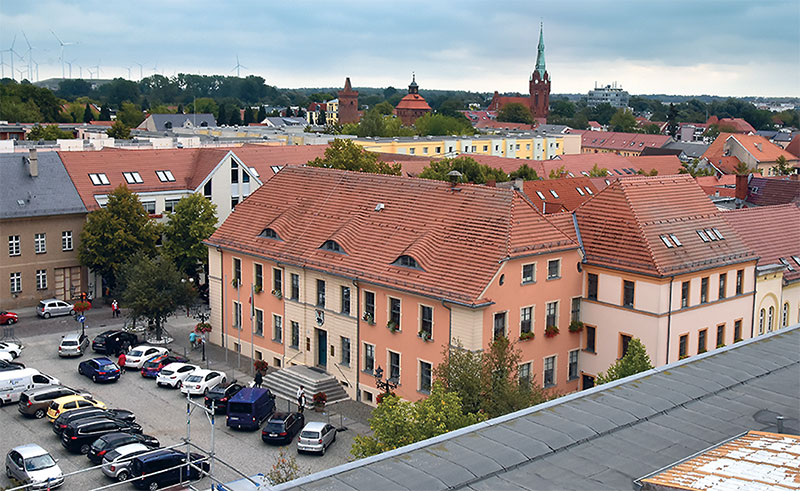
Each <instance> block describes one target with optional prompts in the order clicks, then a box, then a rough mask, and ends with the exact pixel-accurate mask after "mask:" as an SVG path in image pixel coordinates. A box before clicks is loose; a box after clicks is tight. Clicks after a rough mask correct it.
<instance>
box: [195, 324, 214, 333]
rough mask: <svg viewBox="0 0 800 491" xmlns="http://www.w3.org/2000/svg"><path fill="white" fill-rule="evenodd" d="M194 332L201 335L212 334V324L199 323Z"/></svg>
mask: <svg viewBox="0 0 800 491" xmlns="http://www.w3.org/2000/svg"><path fill="white" fill-rule="evenodd" d="M194 330H195V332H197V333H199V334H205V333H207V332H211V324H209V323H208V322H199V323H198V324H197V325H196V326H194Z"/></svg>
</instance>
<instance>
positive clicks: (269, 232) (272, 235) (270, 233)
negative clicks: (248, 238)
mask: <svg viewBox="0 0 800 491" xmlns="http://www.w3.org/2000/svg"><path fill="white" fill-rule="evenodd" d="M258 236H259V237H264V238H266V239H275V240H282V239H281V238H280V236H278V232H276V231H275V230H274V229H271V228H269V227H267V228H265V229H264V230H262V231H261V233H260V234H258Z"/></svg>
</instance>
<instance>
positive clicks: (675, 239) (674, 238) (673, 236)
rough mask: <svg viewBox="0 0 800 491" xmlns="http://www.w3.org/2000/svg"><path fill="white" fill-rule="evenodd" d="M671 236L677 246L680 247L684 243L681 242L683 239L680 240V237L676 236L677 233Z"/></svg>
mask: <svg viewBox="0 0 800 491" xmlns="http://www.w3.org/2000/svg"><path fill="white" fill-rule="evenodd" d="M669 238H670V239H672V242H674V243H675V245H676V246H678V247H680V246H682V245H683V244H681V241H679V240H678V237H676V236H675V234H669Z"/></svg>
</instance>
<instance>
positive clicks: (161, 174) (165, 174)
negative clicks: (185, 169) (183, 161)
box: [156, 170, 175, 182]
mask: <svg viewBox="0 0 800 491" xmlns="http://www.w3.org/2000/svg"><path fill="white" fill-rule="evenodd" d="M156 176H158V180H159V181H161V182H175V176H173V175H172V171H168V170H157V171H156Z"/></svg>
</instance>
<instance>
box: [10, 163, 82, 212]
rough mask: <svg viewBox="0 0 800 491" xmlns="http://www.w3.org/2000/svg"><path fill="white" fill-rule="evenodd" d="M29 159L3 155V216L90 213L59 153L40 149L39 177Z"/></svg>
mask: <svg viewBox="0 0 800 491" xmlns="http://www.w3.org/2000/svg"><path fill="white" fill-rule="evenodd" d="M27 160H28V154H19V153H16V154H13V153H11V154H0V183H3V191H2V193H0V219H7V218H23V217H35V216H52V215H69V214H73V213H86V206H84V205H83V203H82V202H81V197H80V196H79V194H78V192H77V190H76V189H75V186H74V185H73V184H72V182H70V179H69V175H68V174H67V171H66V169H65V168H64V164H63V163H62V162H61V159H59V157H58V154H57V153H56V152H38V155H37V160H38V168H39V172H38V175H37V176H36V177H31V175H30V172H29V171H28V165H27Z"/></svg>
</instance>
